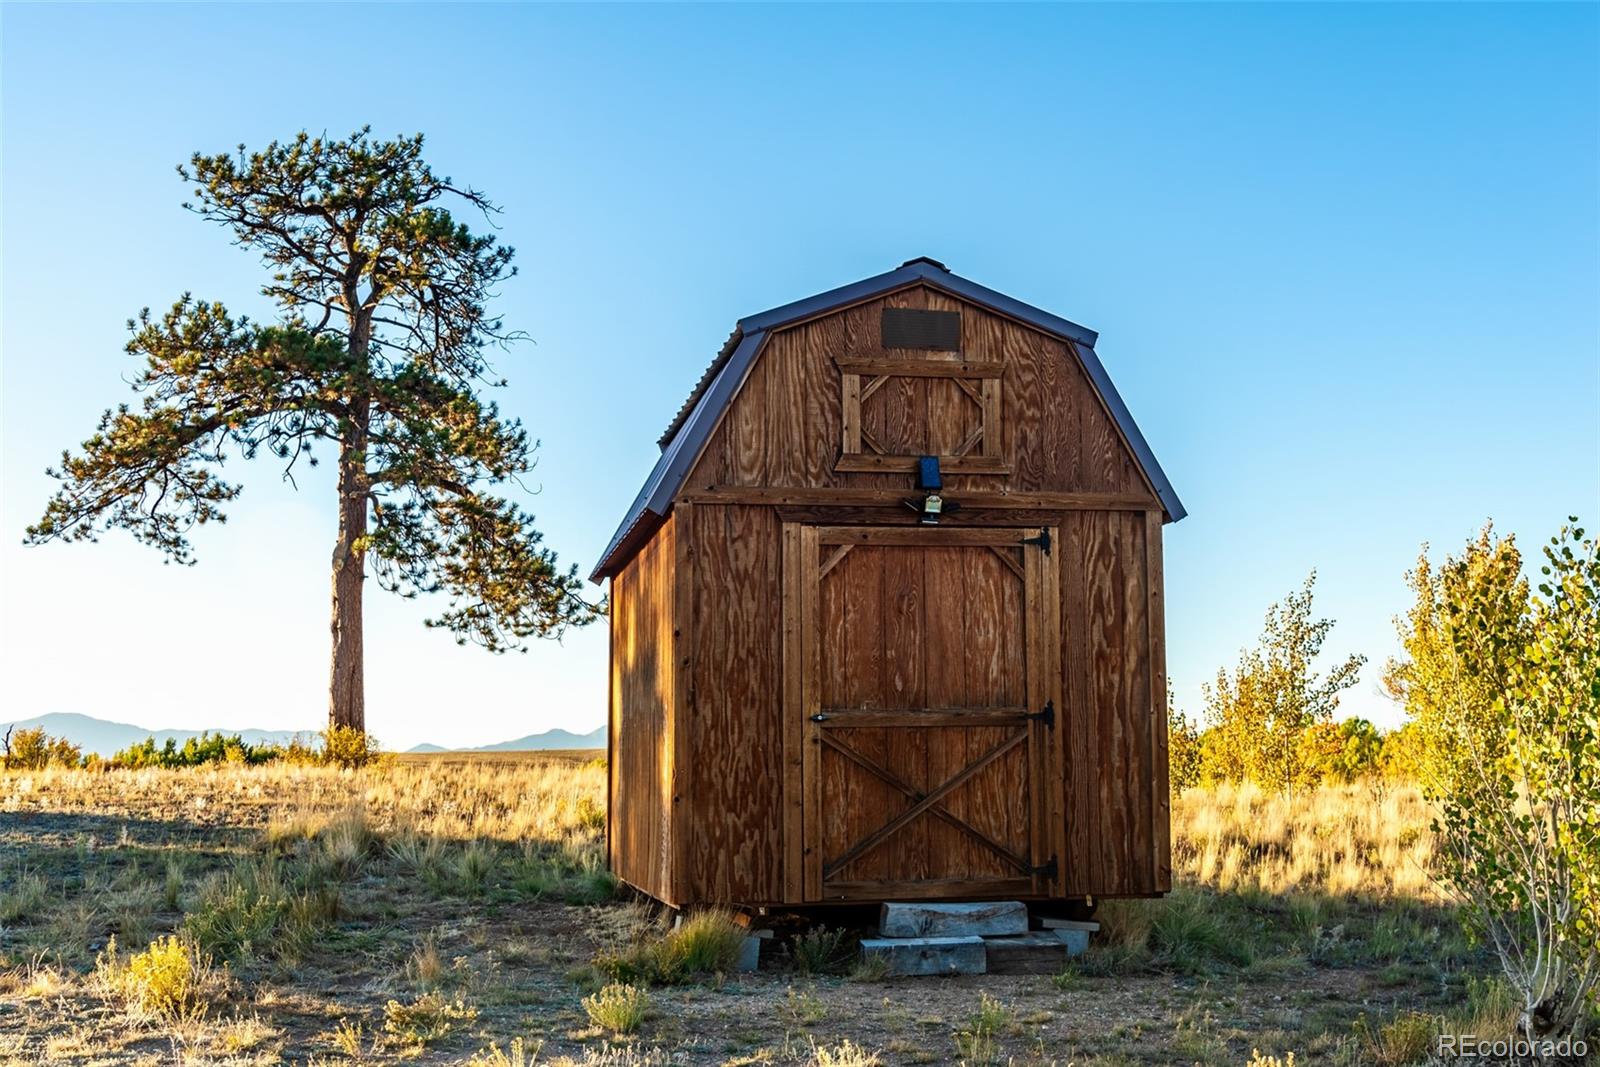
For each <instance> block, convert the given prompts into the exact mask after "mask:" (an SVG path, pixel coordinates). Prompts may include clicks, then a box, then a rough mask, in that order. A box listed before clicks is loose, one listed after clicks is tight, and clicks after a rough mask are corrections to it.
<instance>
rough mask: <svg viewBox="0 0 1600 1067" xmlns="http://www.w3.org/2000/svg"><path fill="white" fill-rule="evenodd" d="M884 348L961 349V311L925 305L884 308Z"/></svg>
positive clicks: (956, 350) (951, 350) (945, 350)
mask: <svg viewBox="0 0 1600 1067" xmlns="http://www.w3.org/2000/svg"><path fill="white" fill-rule="evenodd" d="M883 347H884V348H932V349H935V350H937V351H940V352H959V351H961V312H959V311H924V310H923V309H922V308H884V309H883Z"/></svg>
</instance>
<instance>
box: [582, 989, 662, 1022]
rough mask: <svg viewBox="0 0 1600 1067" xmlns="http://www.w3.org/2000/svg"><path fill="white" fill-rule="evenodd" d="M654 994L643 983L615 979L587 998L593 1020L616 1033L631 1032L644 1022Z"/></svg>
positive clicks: (589, 1014) (588, 1012)
mask: <svg viewBox="0 0 1600 1067" xmlns="http://www.w3.org/2000/svg"><path fill="white" fill-rule="evenodd" d="M649 1008H650V994H649V993H647V992H645V991H644V990H643V989H642V988H640V987H639V986H634V985H627V984H625V983H622V982H613V983H611V984H610V985H608V986H606V987H605V988H604V989H601V990H600V991H599V992H598V993H596V994H594V996H592V997H584V998H583V1010H584V1011H585V1012H586V1013H587V1014H588V1016H589V1021H590V1022H591V1023H594V1025H596V1026H598V1027H600V1028H601V1029H603V1030H610V1031H611V1032H612V1033H613V1034H631V1033H633V1032H634V1031H636V1030H638V1029H639V1027H640V1025H642V1024H643V1023H644V1017H645V1013H646V1012H647V1011H648V1010H649Z"/></svg>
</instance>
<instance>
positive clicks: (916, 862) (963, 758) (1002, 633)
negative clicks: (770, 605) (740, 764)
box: [785, 526, 1060, 900]
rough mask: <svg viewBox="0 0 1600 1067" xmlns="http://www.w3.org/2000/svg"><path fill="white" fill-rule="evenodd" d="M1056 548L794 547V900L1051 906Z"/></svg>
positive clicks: (892, 534) (913, 538)
mask: <svg viewBox="0 0 1600 1067" xmlns="http://www.w3.org/2000/svg"><path fill="white" fill-rule="evenodd" d="M1053 533H1054V531H1052V530H1043V531H1041V530H1040V529H1039V528H1038V527H1033V528H1029V529H1011V528H1001V529H970V528H967V529H963V528H930V527H862V526H856V527H849V526H825V527H816V526H812V527H798V528H795V529H792V530H790V531H787V532H786V545H787V546H788V551H787V553H786V557H787V559H786V562H787V564H788V565H789V566H790V567H791V568H792V571H793V572H797V573H794V574H793V575H792V577H793V579H794V580H792V581H790V582H789V584H788V586H787V588H788V591H789V595H788V596H787V597H786V602H787V603H786V608H785V611H786V615H787V616H789V617H787V618H786V619H785V625H786V628H787V630H788V632H789V634H790V640H789V644H788V648H789V649H790V650H791V653H792V654H793V655H796V656H798V666H799V668H800V670H799V671H798V672H797V674H798V676H797V677H791V679H790V681H791V686H790V689H789V693H790V698H791V699H790V700H789V701H787V702H786V703H787V704H788V707H787V708H786V714H788V715H790V716H791V717H793V718H796V719H798V720H799V722H798V728H797V729H796V733H798V735H799V736H800V737H801V738H803V743H802V745H801V752H802V754H803V757H802V763H803V766H802V768H801V777H802V783H801V784H802V796H803V800H802V802H801V804H800V805H799V806H800V808H801V812H800V822H801V824H802V825H801V827H800V829H801V830H802V834H803V840H804V849H803V859H802V860H801V862H800V864H799V866H800V868H801V871H802V877H803V899H806V900H851V899H898V898H917V897H1003V896H1013V895H1042V894H1048V893H1049V892H1051V889H1052V885H1053V883H1054V881H1055V878H1056V863H1055V854H1054V853H1055V851H1056V848H1057V835H1056V834H1055V833H1053V832H1052V831H1051V829H1050V828H1051V826H1052V825H1055V824H1056V823H1059V819H1056V818H1054V816H1055V815H1058V814H1059V802H1052V800H1051V799H1050V798H1051V793H1052V791H1051V789H1050V787H1049V785H1048V783H1049V782H1051V781H1054V780H1056V779H1057V772H1056V771H1055V770H1054V766H1055V762H1056V761H1055V760H1053V759H1052V758H1051V755H1050V752H1051V748H1052V744H1053V740H1054V717H1055V714H1056V709H1055V696H1054V694H1055V691H1056V689H1057V684H1056V681H1055V679H1056V676H1057V675H1058V674H1059V671H1057V670H1056V669H1055V666H1054V665H1055V663H1056V662H1057V658H1056V652H1055V648H1056V646H1057V644H1058V642H1056V641H1054V640H1052V639H1051V636H1050V635H1051V634H1053V633H1054V632H1055V625H1054V620H1053V608H1054V605H1055V603H1056V600H1055V595H1054V590H1055V587H1056V586H1055V581H1054V573H1055V572H1054V570H1053V562H1052V558H1051V555H1050V545H1051V537H1052V536H1053ZM786 577H787V576H786ZM795 725H796V724H791V726H792V728H793V727H794V726H795ZM1054 792H1055V793H1059V792H1060V790H1055V791H1054ZM793 829H794V827H793V825H792V823H791V832H792V831H793Z"/></svg>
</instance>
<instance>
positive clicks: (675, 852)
mask: <svg viewBox="0 0 1600 1067" xmlns="http://www.w3.org/2000/svg"><path fill="white" fill-rule="evenodd" d="M694 509H695V505H694V504H679V505H677V506H676V507H675V508H674V509H673V513H672V517H671V518H672V523H673V529H674V531H677V530H686V531H692V530H693V528H694ZM695 555H696V550H695V540H694V538H693V537H692V536H674V537H673V567H672V574H671V576H670V585H669V589H668V590H667V591H666V592H667V594H668V595H670V597H671V599H672V681H673V695H672V703H671V705H670V707H669V710H668V715H667V735H668V743H667V751H668V752H669V754H670V756H671V760H672V764H671V767H672V789H671V813H672V814H671V830H670V831H669V837H668V841H669V845H670V848H669V849H668V855H669V857H670V863H671V865H672V866H671V870H670V871H669V872H668V884H669V885H670V886H671V890H670V892H671V900H672V901H673V902H674V903H676V902H682V901H687V900H689V899H690V898H691V897H692V895H693V893H694V885H693V883H692V880H691V878H690V863H691V859H692V851H691V845H692V843H693V841H694V819H693V810H694V804H693V800H694V769H695V767H694V755H693V752H692V751H691V748H690V742H691V741H692V739H693V736H694V712H695V708H694V641H693V640H692V637H693V634H694V587H695Z"/></svg>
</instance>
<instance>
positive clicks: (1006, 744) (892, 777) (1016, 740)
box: [822, 726, 1033, 879]
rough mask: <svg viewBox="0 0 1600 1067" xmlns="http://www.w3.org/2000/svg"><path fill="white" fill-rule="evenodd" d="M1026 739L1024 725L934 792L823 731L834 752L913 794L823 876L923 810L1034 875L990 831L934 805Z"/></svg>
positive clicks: (828, 866) (830, 874) (835, 871)
mask: <svg viewBox="0 0 1600 1067" xmlns="http://www.w3.org/2000/svg"><path fill="white" fill-rule="evenodd" d="M1027 739H1028V728H1027V727H1026V726H1024V727H1023V728H1022V730H1021V731H1019V732H1018V733H1016V734H1014V735H1012V736H1011V737H1009V738H1007V739H1006V740H1004V741H1002V742H1000V744H998V745H996V746H995V747H994V748H991V749H990V750H989V751H988V752H986V753H984V754H983V755H982V756H981V757H979V758H978V760H977V762H975V763H969V764H968V765H967V766H966V767H964V768H962V769H961V770H960V771H959V772H958V773H957V774H956V775H955V776H954V777H952V778H950V779H948V780H946V781H945V783H944V784H943V785H941V786H939V787H938V788H937V789H935V790H933V791H932V792H931V793H919V792H918V791H917V790H916V789H915V788H914V787H912V786H910V785H908V784H906V782H905V781H904V780H903V779H901V778H900V777H899V776H898V775H896V774H895V773H894V772H893V771H890V770H889V769H888V768H886V767H884V766H882V765H881V764H879V763H878V762H877V761H875V760H872V759H869V758H868V757H866V756H863V755H862V754H861V753H860V752H857V751H856V750H855V749H853V748H851V747H850V746H849V745H846V744H845V743H844V742H842V741H840V740H839V739H838V738H836V737H833V736H831V732H830V731H828V730H826V729H825V730H823V731H822V741H823V743H824V744H826V745H827V746H828V747H829V748H831V749H833V750H834V751H835V752H837V753H839V754H840V755H841V756H844V757H845V758H846V759H848V760H850V761H851V762H852V763H854V764H856V765H857V766H859V767H861V768H863V769H864V770H867V771H870V772H872V773H873V774H875V775H877V776H878V777H879V778H881V779H883V781H885V782H887V783H888V784H889V785H890V786H892V787H893V788H895V789H897V790H899V791H900V792H901V793H903V794H904V795H906V796H908V797H910V798H911V800H912V804H911V807H909V808H907V809H906V810H905V811H903V812H901V813H900V814H899V815H897V816H895V817H894V818H893V819H890V820H889V821H888V822H886V823H884V824H883V825H882V826H880V827H878V829H876V830H874V831H873V832H872V833H871V834H869V835H867V836H866V837H864V838H862V839H861V840H860V841H858V842H856V843H855V845H853V846H852V847H851V848H850V849H849V850H848V851H847V852H845V854H844V855H842V856H840V857H839V858H838V859H836V860H834V861H833V862H832V863H829V864H826V865H825V866H824V867H823V869H822V877H823V878H824V879H827V878H832V877H833V876H834V875H836V874H838V873H839V872H840V871H842V870H844V868H845V867H846V866H848V865H849V864H851V863H853V862H855V861H856V860H858V859H860V858H861V857H862V856H864V855H866V854H867V853H868V852H871V851H872V850H873V849H875V848H877V847H878V846H879V845H881V844H883V842H885V841H887V840H888V839H889V838H890V837H891V836H893V835H894V834H895V833H896V832H897V831H899V830H900V829H902V828H903V827H905V826H906V825H907V824H908V823H910V822H911V820H912V819H915V818H916V817H917V816H918V815H921V814H922V813H923V812H927V813H928V814H930V815H932V816H934V817H935V818H937V819H940V820H942V821H944V822H946V823H948V824H949V825H951V826H954V827H955V828H956V829H958V830H961V831H963V832H965V833H967V834H969V835H971V836H972V837H973V838H975V839H976V840H977V841H978V843H979V844H981V845H983V846H984V847H985V848H987V849H989V850H990V851H991V852H993V853H995V854H996V855H998V856H1000V857H1001V858H1002V859H1004V860H1006V861H1007V862H1008V863H1010V864H1012V865H1013V866H1015V867H1016V868H1017V869H1018V870H1019V871H1021V872H1022V873H1023V874H1032V873H1033V866H1032V864H1030V863H1029V862H1028V860H1027V859H1025V858H1023V857H1022V856H1019V855H1017V854H1016V853H1015V852H1013V851H1011V849H1009V848H1006V847H1005V846H1004V845H1002V844H1001V843H1000V842H998V841H996V840H994V839H993V838H991V837H989V836H988V835H987V834H985V833H983V831H981V830H979V829H978V828H977V827H975V826H973V825H972V824H971V823H969V822H967V821H966V820H965V819H963V818H961V817H960V816H959V815H956V814H955V813H954V812H952V811H950V810H949V809H948V808H945V807H943V806H939V807H935V806H934V805H936V804H938V803H939V802H940V801H941V800H943V799H944V798H945V797H947V796H949V795H950V794H951V793H953V792H955V791H956V790H957V789H958V788H960V786H961V785H962V783H964V782H966V781H967V780H968V779H969V778H971V777H972V776H973V775H975V774H977V773H978V772H979V771H981V770H983V769H984V768H985V767H987V766H988V765H989V764H991V763H993V762H994V761H995V760H997V759H999V758H1000V757H1001V756H1003V755H1005V754H1006V753H1007V752H1010V751H1011V750H1012V749H1013V748H1016V747H1017V746H1018V745H1020V744H1022V742H1024V741H1026V740H1027Z"/></svg>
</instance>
